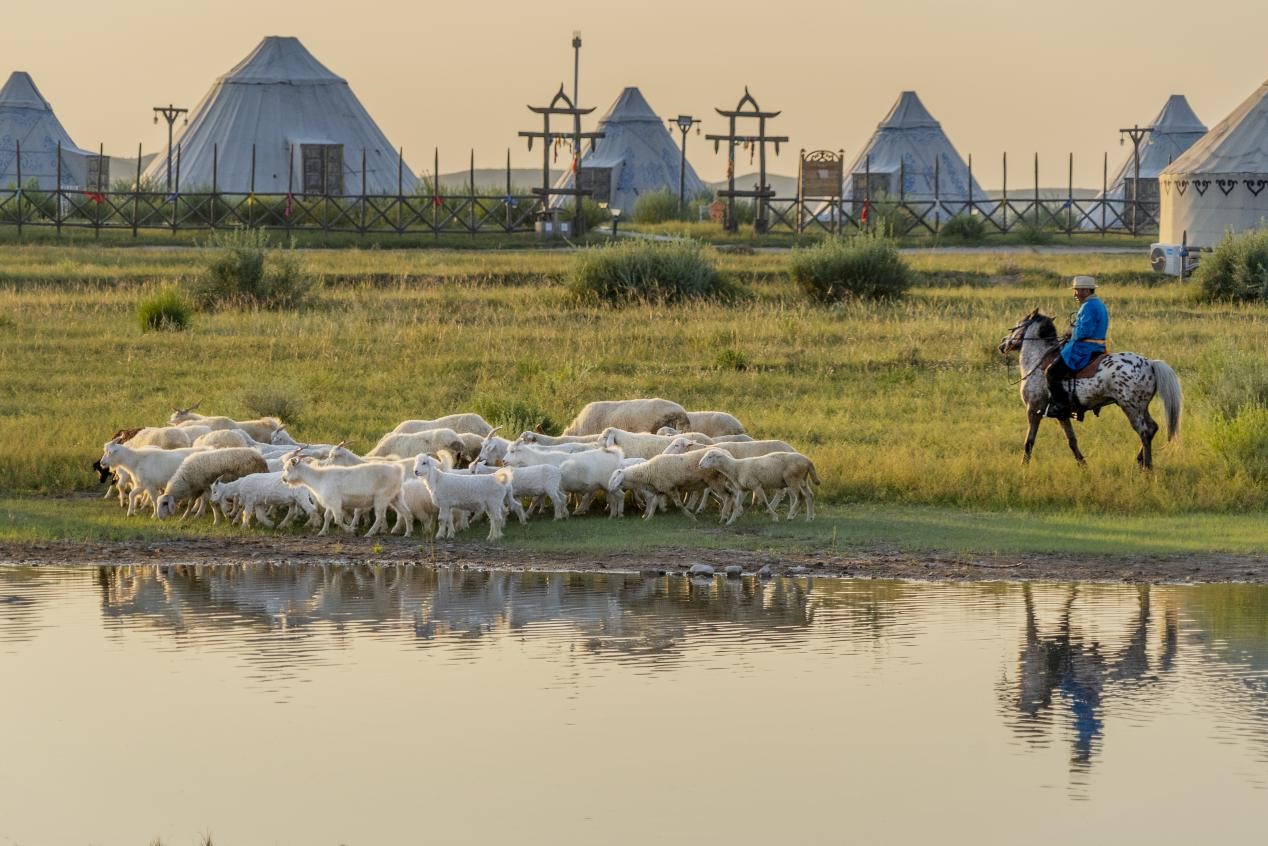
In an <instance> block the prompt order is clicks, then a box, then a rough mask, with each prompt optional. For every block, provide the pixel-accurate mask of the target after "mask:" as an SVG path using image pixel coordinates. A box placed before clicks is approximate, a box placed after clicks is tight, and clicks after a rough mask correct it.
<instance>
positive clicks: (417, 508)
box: [392, 476, 439, 537]
mask: <svg viewBox="0 0 1268 846" xmlns="http://www.w3.org/2000/svg"><path fill="white" fill-rule="evenodd" d="M401 501H402V502H403V503H404V505H405V513H404V515H402V519H400V520H398V521H397V528H399V529H401V530H402V532H401V534H402V535H404V536H405V537H409V536H410V535H411V534H412V533H413V531H414V521H415V520H421V521H422V523H423V527H424V528H425V529H426V531H427V533H428V534H431V533H433V532H435V531H436V519H437V517H438V515H439V512H438V511H437V510H436V503H435V501H434V500H433V499H432V498H431V489H430V488H428V487H427V485H426V484H424V483H423V480H422V479H419V478H416V477H413V476H411V477H410V478H408V479H406V480H405V481H403V482H402V483H401ZM392 531H393V532H395V531H396V529H393V530H392Z"/></svg>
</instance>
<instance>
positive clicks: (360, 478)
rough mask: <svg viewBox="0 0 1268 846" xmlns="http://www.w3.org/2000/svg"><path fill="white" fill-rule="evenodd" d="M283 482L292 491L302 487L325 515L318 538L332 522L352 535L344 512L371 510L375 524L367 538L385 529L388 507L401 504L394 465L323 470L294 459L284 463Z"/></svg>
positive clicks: (399, 478)
mask: <svg viewBox="0 0 1268 846" xmlns="http://www.w3.org/2000/svg"><path fill="white" fill-rule="evenodd" d="M282 481H283V482H285V483H286V484H288V485H291V486H292V487H294V486H298V485H303V486H304V487H305V488H307V489H308V491H309V492H310V493H311V494H312V495H313V498H314V499H315V500H317V504H318V505H319V506H320V507H321V508H322V509H323V511H324V512H325V517H324V519H323V520H322V525H321V531H319V532H318V533H317V534H319V535H324V534H326V533H327V532H328V531H330V522H331V520H334V521H336V522H337V523H338V524H339V527H340V528H342V529H343V530H344V531H352V530H353V521H348V522H345V521H344V512H345V511H354V512H355V510H356V509H361V508H372V509H373V510H374V523H373V524H372V525H371V526H370V530H369V531H368V532H366V537H370V536H372V535H376V534H378V533H379V532H380V531H382V530H383V529H384V528H385V527H386V524H387V509H388V506H390V505H393V504H394V503H399V502H400V496H401V484H402V482H403V481H404V475H403V474H402V472H401V467H400V465H399V464H396V463H394V462H370V463H367V464H358V465H355V466H352V467H335V466H330V467H322V466H318V465H317V464H315V463H313V461H312V459H309V458H305V457H303V456H300V455H294V456H291V457H290V458H288V459H287V460H286V467H285V469H283V470H282ZM402 508H404V506H403V505H402ZM353 519H354V520H355V517H354V518H353Z"/></svg>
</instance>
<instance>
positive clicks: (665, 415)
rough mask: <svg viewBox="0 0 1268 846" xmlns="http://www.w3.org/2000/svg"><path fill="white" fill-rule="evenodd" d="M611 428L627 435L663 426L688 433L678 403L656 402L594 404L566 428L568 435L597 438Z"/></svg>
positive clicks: (605, 402)
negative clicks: (595, 435) (594, 436)
mask: <svg viewBox="0 0 1268 846" xmlns="http://www.w3.org/2000/svg"><path fill="white" fill-rule="evenodd" d="M609 426H614V427H616V428H618V429H624V430H625V431H627V432H655V431H656V430H657V429H659V428H660V427H661V426H673V427H674V428H676V429H683V430H688V429H690V428H691V421H690V420H689V419H688V417H687V411H686V409H684V408H683V407H682V406H681V405H679V404H678V403H676V402H671V401H669V400H667V399H660V398H659V397H656V398H653V399H633V400H610V401H604V402H592V403H590V404H589V405H587V406H586V407H585V408H583V409H581V413H580V414H578V415H577V416H576V417H575V418H573V421H572V422H571V423H569V424H568V428H567V429H564V432H563V433H564V434H565V435H594V434H598V433H599V432H602V431H603V430H604V429H606V428H608V427H609Z"/></svg>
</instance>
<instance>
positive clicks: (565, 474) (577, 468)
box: [559, 447, 625, 514]
mask: <svg viewBox="0 0 1268 846" xmlns="http://www.w3.org/2000/svg"><path fill="white" fill-rule="evenodd" d="M624 460H625V455H624V453H622V451H621V448H620V447H605V448H603V449H598V450H590V451H588V452H583V453H577V454H575V455H571V456H569V457H568V460H567V461H564V462H563V463H562V464H560V465H559V472H560V475H561V477H562V484H563V489H564V490H565V491H567V492H568V493H570V494H575V495H577V496H578V497H580V501H579V502H578V503H577V507H576V509H575V510H574V511H573V512H572V513H573V514H584V513H586V512H587V511H589V510H590V503H591V502H593V501H594V498H595V496H596V495H597V494H598V493H599V492H600V491H606V490H607V487H608V485H607V483H608V480H609V479H610V478H612V474H613V473H614V472H616V471H617V470H619V469H620V468H621V466H622V462H623V461H624ZM615 511H616V506H615V505H614V503H613V498H612V497H608V513H609V514H613V513H615Z"/></svg>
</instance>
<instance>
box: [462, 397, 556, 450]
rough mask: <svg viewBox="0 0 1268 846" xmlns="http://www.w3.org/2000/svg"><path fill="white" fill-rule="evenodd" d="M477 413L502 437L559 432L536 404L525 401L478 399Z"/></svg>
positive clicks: (475, 403) (547, 415)
mask: <svg viewBox="0 0 1268 846" xmlns="http://www.w3.org/2000/svg"><path fill="white" fill-rule="evenodd" d="M473 404H474V405H475V409H476V413H477V414H479V415H480V416H481V417H483V418H484V419H485V420H488V421H489V422H490V423H492V424H493V425H494V426H497V427H499V429H500V430H501V433H500V436H501V437H506V438H510V439H512V440H514V439H515V437H516V436H518V435H519V433H520V432H527V431H533V432H557V431H559V426H558V425H557V424H556V423H555V421H554V420H553V419H552V418H551V416H550V415H549V414H547V413H546V412H544V411H542V409H541V408H539V407H538V406H537V405H536V404H534V403H532V402H529V401H528V400H523V399H485V400H481V399H477V400H476V401H475V402H474V403H473Z"/></svg>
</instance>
